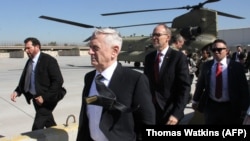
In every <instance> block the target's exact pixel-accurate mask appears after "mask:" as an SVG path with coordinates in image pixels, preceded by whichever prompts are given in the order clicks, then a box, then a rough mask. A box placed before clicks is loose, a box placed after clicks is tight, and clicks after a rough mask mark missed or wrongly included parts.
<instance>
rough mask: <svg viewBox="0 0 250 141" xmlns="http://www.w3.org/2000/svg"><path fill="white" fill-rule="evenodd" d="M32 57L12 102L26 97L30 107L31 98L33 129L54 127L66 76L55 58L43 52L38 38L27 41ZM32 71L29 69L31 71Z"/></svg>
mask: <svg viewBox="0 0 250 141" xmlns="http://www.w3.org/2000/svg"><path fill="white" fill-rule="evenodd" d="M24 43H25V51H26V53H27V55H28V57H29V60H28V61H27V63H26V65H25V68H24V70H23V73H22V75H21V78H20V81H19V84H18V86H17V87H16V89H15V91H14V92H13V93H12V94H11V100H12V101H14V102H15V101H16V97H17V96H21V94H24V96H25V98H26V100H27V102H28V104H30V100H31V99H32V101H33V105H34V107H35V111H36V115H35V120H34V123H33V126H32V130H37V129H44V127H46V128H48V127H51V126H55V125H56V122H55V120H54V117H53V114H52V112H53V110H54V108H55V107H56V105H57V102H58V100H59V99H58V97H59V96H60V95H61V94H62V85H63V77H62V74H61V71H60V68H59V65H58V63H57V61H56V59H55V58H53V57H51V56H50V55H48V54H45V53H42V52H41V51H40V49H41V44H40V41H39V40H38V39H36V38H33V37H30V38H27V39H25V40H24ZM29 68H30V69H29Z"/></svg>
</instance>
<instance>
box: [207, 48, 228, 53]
mask: <svg viewBox="0 0 250 141" xmlns="http://www.w3.org/2000/svg"><path fill="white" fill-rule="evenodd" d="M224 49H227V48H212V49H211V50H212V52H216V51H218V52H221V51H222V50H224Z"/></svg>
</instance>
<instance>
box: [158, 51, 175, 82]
mask: <svg viewBox="0 0 250 141" xmlns="http://www.w3.org/2000/svg"><path fill="white" fill-rule="evenodd" d="M171 52H172V49H171V48H170V47H169V48H168V51H167V52H166V54H165V56H164V57H163V62H162V65H161V69H160V78H162V77H161V76H162V74H163V72H166V68H168V67H167V66H168V64H169V59H170V56H171Z"/></svg>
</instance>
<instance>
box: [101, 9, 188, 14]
mask: <svg viewBox="0 0 250 141" xmlns="http://www.w3.org/2000/svg"><path fill="white" fill-rule="evenodd" d="M175 9H186V7H176V8H163V9H149V10H136V11H123V12H114V13H104V14H101V15H102V16H111V15H121V14H130V13H141V12H152V11H163V10H175Z"/></svg>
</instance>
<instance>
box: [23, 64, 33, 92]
mask: <svg viewBox="0 0 250 141" xmlns="http://www.w3.org/2000/svg"><path fill="white" fill-rule="evenodd" d="M32 62H33V61H32V59H29V62H28V66H27V69H26V74H25V82H24V91H25V92H29V89H30V81H31V73H32Z"/></svg>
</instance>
